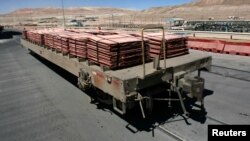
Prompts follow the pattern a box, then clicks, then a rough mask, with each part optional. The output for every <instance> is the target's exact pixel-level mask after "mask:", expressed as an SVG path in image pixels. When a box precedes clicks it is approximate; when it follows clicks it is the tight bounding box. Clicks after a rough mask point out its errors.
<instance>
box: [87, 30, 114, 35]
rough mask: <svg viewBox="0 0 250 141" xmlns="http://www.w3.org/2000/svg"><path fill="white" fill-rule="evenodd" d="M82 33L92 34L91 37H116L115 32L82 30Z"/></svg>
mask: <svg viewBox="0 0 250 141" xmlns="http://www.w3.org/2000/svg"><path fill="white" fill-rule="evenodd" d="M82 32H84V33H88V34H92V35H116V34H117V33H116V32H111V31H105V30H84V31H82Z"/></svg>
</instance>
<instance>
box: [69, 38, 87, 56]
mask: <svg viewBox="0 0 250 141" xmlns="http://www.w3.org/2000/svg"><path fill="white" fill-rule="evenodd" d="M90 36H91V35H89V34H75V35H71V36H70V37H69V38H68V39H69V40H68V42H69V54H70V55H73V56H77V57H79V58H83V59H85V58H87V41H88V37H90Z"/></svg>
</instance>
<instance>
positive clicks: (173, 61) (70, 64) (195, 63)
mask: <svg viewBox="0 0 250 141" xmlns="http://www.w3.org/2000/svg"><path fill="white" fill-rule="evenodd" d="M22 44H23V45H24V46H25V47H27V48H28V49H31V50H32V51H34V52H35V53H37V54H39V55H41V56H43V57H45V58H46V59H48V60H49V61H51V62H53V63H55V64H57V65H59V66H60V67H62V68H64V69H66V70H68V71H69V72H71V73H72V74H74V75H76V76H78V72H79V69H80V68H85V67H89V68H92V69H94V70H98V71H101V72H102V71H103V70H102V68H101V67H100V66H97V65H90V66H89V65H88V63H87V62H79V61H78V60H77V59H76V58H69V57H68V56H63V55H62V54H60V53H55V52H52V51H51V50H47V49H45V48H42V47H40V46H38V45H35V44H32V43H30V42H28V41H25V40H22ZM208 59H211V57H210V56H209V55H207V54H200V53H197V52H190V54H186V55H183V56H179V57H175V58H169V59H167V61H166V66H167V69H168V68H169V69H170V68H174V70H175V73H178V72H181V71H195V70H197V69H199V68H202V67H207V66H202V65H205V64H202V62H204V60H208ZM53 60H54V61H53ZM163 63H164V61H163V60H161V61H160V66H161V67H163V66H164V64H163ZM142 72H143V67H142V65H137V66H134V67H129V68H124V69H119V70H108V71H105V73H106V74H107V75H110V76H114V77H116V78H118V79H120V80H128V79H132V78H142V75H143V74H142ZM154 72H155V70H154V69H153V62H149V63H146V76H147V75H152V74H153V73H154Z"/></svg>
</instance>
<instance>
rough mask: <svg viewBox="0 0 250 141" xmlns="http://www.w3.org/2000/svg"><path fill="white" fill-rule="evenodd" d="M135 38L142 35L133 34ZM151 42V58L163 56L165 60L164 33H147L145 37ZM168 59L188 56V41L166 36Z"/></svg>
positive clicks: (179, 37) (176, 36) (182, 38)
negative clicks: (162, 47) (163, 48)
mask: <svg viewBox="0 0 250 141" xmlns="http://www.w3.org/2000/svg"><path fill="white" fill-rule="evenodd" d="M132 35H133V36H135V37H140V36H141V35H140V34H132ZM144 37H145V38H146V39H148V40H149V55H150V57H156V56H159V55H160V56H161V58H163V50H162V49H161V46H162V33H147V34H145V36H144ZM165 46H166V57H167V58H171V57H176V56H181V55H185V54H188V53H189V52H188V47H187V39H186V38H185V37H182V36H178V35H174V34H168V33H166V34H165Z"/></svg>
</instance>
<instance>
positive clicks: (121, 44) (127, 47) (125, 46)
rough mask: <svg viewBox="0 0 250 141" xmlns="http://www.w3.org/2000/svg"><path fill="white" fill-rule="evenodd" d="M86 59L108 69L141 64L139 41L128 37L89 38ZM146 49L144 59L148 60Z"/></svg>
mask: <svg viewBox="0 0 250 141" xmlns="http://www.w3.org/2000/svg"><path fill="white" fill-rule="evenodd" d="M87 48H88V51H87V52H88V59H89V60H90V61H93V62H95V63H97V64H100V65H102V66H105V67H107V68H110V69H118V68H124V67H128V66H133V65H136V64H141V63H142V49H141V39H140V38H136V37H132V36H130V35H124V34H123V35H97V36H91V37H90V38H89V41H88V44H87ZM147 51H148V47H147V46H146V48H145V52H144V53H145V58H146V61H147V60H148V58H149V57H148V53H147Z"/></svg>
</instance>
